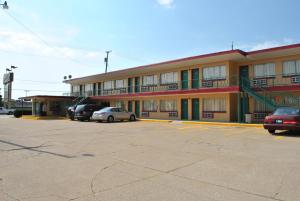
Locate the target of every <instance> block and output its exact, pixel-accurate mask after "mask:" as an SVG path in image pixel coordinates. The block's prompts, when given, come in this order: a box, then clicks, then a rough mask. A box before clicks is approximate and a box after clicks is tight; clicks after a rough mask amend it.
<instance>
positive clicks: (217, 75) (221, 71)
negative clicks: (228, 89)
mask: <svg viewBox="0 0 300 201" xmlns="http://www.w3.org/2000/svg"><path fill="white" fill-rule="evenodd" d="M203 79H204V80H220V79H226V66H214V67H205V68H203Z"/></svg>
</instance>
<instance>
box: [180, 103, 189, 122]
mask: <svg viewBox="0 0 300 201" xmlns="http://www.w3.org/2000/svg"><path fill="white" fill-rule="evenodd" d="M181 119H182V120H188V119H189V106H188V99H181Z"/></svg>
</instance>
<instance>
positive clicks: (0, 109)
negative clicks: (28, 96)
mask: <svg viewBox="0 0 300 201" xmlns="http://www.w3.org/2000/svg"><path fill="white" fill-rule="evenodd" d="M14 111H15V110H14V109H6V108H4V107H0V114H7V115H12V114H14Z"/></svg>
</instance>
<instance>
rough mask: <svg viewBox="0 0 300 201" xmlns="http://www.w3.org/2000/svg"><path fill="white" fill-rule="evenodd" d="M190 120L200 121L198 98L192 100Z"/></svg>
mask: <svg viewBox="0 0 300 201" xmlns="http://www.w3.org/2000/svg"><path fill="white" fill-rule="evenodd" d="M192 120H195V121H197V120H200V107H199V98H193V99H192Z"/></svg>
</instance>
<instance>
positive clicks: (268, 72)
mask: <svg viewBox="0 0 300 201" xmlns="http://www.w3.org/2000/svg"><path fill="white" fill-rule="evenodd" d="M254 76H255V77H256V78H264V77H275V63H267V64H257V65H254Z"/></svg>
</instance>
